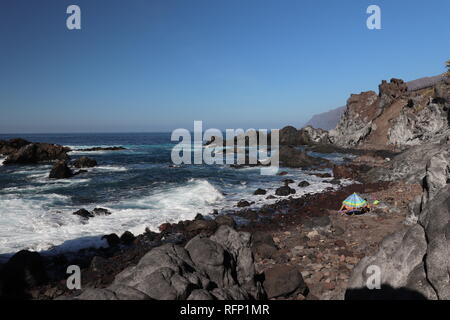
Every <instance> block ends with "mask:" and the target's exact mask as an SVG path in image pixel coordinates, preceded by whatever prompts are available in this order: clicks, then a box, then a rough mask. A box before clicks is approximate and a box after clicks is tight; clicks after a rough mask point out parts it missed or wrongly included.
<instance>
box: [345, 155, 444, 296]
mask: <svg viewBox="0 0 450 320" xmlns="http://www.w3.org/2000/svg"><path fill="white" fill-rule="evenodd" d="M449 166H450V162H449V160H448V152H447V151H445V152H439V153H437V154H435V155H433V156H432V157H431V158H430V159H429V160H428V163H427V165H426V167H425V176H424V179H423V193H422V196H421V198H420V200H419V199H418V203H417V205H414V206H412V208H411V210H412V211H413V214H414V215H415V216H416V218H417V220H418V222H417V223H415V224H413V225H412V226H411V227H409V228H407V229H406V230H401V231H398V232H396V233H394V234H393V235H391V236H389V237H387V238H386V239H385V240H384V241H383V243H382V244H381V246H380V250H379V251H378V253H377V254H376V255H375V256H371V257H366V258H364V259H362V260H361V261H360V263H359V264H358V265H357V266H356V268H355V269H354V272H353V275H352V277H351V279H350V281H349V286H348V290H347V293H346V298H348V299H360V298H363V299H371V298H373V299H378V298H385V299H386V298H387V299H420V298H422V299H424V298H426V299H450V284H449V281H448V279H449V275H448V270H449V268H450V243H449V239H450V237H449V234H448V232H449V230H450V185H449V184H447V183H448V181H449V177H450V171H449ZM370 266H378V267H379V268H380V271H381V284H382V289H381V290H373V291H370V290H367V288H366V281H367V279H368V277H369V275H370V274H371V272H373V271H371V272H368V268H369V267H370Z"/></svg>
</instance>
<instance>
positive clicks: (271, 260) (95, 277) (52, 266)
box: [2, 155, 414, 300]
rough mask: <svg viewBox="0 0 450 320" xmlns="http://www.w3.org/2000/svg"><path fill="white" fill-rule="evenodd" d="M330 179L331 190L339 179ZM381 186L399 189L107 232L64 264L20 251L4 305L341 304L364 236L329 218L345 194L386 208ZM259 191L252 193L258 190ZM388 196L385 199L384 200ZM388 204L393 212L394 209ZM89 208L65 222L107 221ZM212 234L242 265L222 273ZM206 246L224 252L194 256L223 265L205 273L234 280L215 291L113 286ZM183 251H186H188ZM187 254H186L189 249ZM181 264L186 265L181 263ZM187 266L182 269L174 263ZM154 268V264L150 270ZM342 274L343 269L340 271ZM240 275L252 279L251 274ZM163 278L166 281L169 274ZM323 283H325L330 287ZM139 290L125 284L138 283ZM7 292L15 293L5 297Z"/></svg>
mask: <svg viewBox="0 0 450 320" xmlns="http://www.w3.org/2000/svg"><path fill="white" fill-rule="evenodd" d="M365 157H366V158H365V160H366V162H367V161H371V162H374V157H372V156H370V155H366V156H365ZM363 160H364V158H363ZM361 161H362V160H361V159H359V158H356V159H355V160H353V161H352V164H347V165H343V166H339V167H336V166H335V167H334V168H333V171H334V173H335V175H336V174H340V176H339V177H340V178H350V176H346V175H345V173H346V171H345V170H344V169H347V168H352V170H353V171H352V174H354V172H356V171H357V169H355V167H354V166H355V163H360V162H361ZM365 165H366V164H365ZM339 168H340V169H339ZM341 171H342V172H341ZM358 173H359V172H358ZM351 178H355V176H353V175H352V176H351ZM334 181H336V183H339V180H338V179H335V180H334ZM284 183H285V186H284V187H283V186H282V187H280V188H279V189H282V188H286V187H287V188H289V184H291V183H299V184H301V183H302V182H301V181H289V180H286V181H285V182H284ZM386 188H388V189H389V188H397V189H396V190H397V191H398V189H399V187H398V186H396V185H395V184H391V183H368V184H359V183H357V184H352V185H349V186H346V187H342V188H340V189H338V190H328V191H325V192H322V193H318V194H313V195H305V196H303V197H301V198H293V197H290V196H289V192H288V193H287V194H284V197H281V198H280V199H281V200H279V201H277V202H276V203H275V204H273V205H266V206H263V207H262V208H260V209H258V210H255V209H248V208H246V206H242V207H244V208H241V209H238V210H236V211H235V212H234V213H232V214H229V215H217V216H215V217H214V215H213V218H209V217H202V216H200V215H199V216H197V217H196V219H195V220H193V221H182V222H179V223H176V224H164V225H161V226H160V231H161V232H160V233H154V232H151V231H147V232H146V233H144V234H142V235H138V236H134V235H132V234H131V233H130V232H124V234H123V235H121V236H120V237H119V236H118V235H115V234H111V235H105V236H104V238H105V239H106V240H107V242H108V244H109V247H108V248H100V249H92V248H91V249H89V248H87V249H83V250H80V251H79V252H77V253H75V254H71V255H68V256H65V255H59V256H53V257H43V256H39V255H38V254H36V253H31V252H27V251H22V252H19V253H18V254H16V255H15V258H14V257H13V258H12V259H11V260H10V261H9V262H8V263H7V264H6V265H5V266H4V267H3V269H2V270H3V271H2V273H3V274H4V275H6V276H4V279H8V280H3V289H2V290H3V292H7V294H8V296H9V297H17V298H32V299H55V298H59V299H67V298H76V297H78V298H79V299H116V298H123V299H126V298H130V299H141V298H142V299H143V298H145V299H147V298H152V299H159V298H162V299H163V298H171V299H187V298H189V296H190V295H191V294H193V296H192V297H191V299H222V298H223V299H225V298H226V299H238V300H240V299H266V298H269V299H326V298H341V297H342V295H343V294H342V291H343V290H344V288H345V284H346V281H348V278H349V277H350V272H351V269H352V267H353V266H354V265H355V264H356V262H358V260H359V259H360V258H362V257H363V256H364V253H365V252H366V253H367V252H368V251H367V250H366V249H367V248H366V247H364V248H360V247H355V246H354V242H355V241H360V242H363V240H364V237H365V235H364V231H365V229H364V228H362V229H358V225H359V224H361V222H360V218H358V220H356V219H354V220H352V218H351V217H340V216H339V215H338V213H337V211H336V210H337V209H338V208H339V206H340V202H341V201H342V199H344V198H345V197H346V195H348V194H350V193H352V192H359V193H361V194H364V195H367V196H368V197H370V195H374V194H376V198H377V199H379V200H381V201H382V203H386V206H387V204H388V203H389V201H390V198H389V196H384V197H383V196H379V195H378V194H379V193H380V192H383V190H386ZM261 191H262V190H259V192H261ZM403 192H404V193H405V197H407V199H409V198H408V197H410V196H411V195H412V194H414V193H413V192H412V191H411V188H410V187H405V188H404V190H403ZM387 194H391V193H390V192H387ZM409 200H410V199H409ZM396 206H397V207H398V205H397V204H396ZM96 210H97V211H98V212H97V211H96ZM96 210H94V211H93V212H89V211H87V210H79V211H78V212H75V213H74V214H77V215H79V216H80V217H81V218H84V219H89V218H92V217H94V216H95V214H109V213H108V212H103V211H102V210H103V209H101V208H97V209H96ZM100 211H102V212H100ZM405 216H406V213H405V212H404V211H402V213H401V214H400V215H396V216H395V217H394V218H393V219H392V224H393V227H392V229H389V228H382V230H381V231H379V232H378V233H377V234H378V237H377V238H376V239H374V240H373V243H371V246H372V247H373V248H376V245H377V243H378V242H379V241H381V239H382V237H384V236H385V235H386V234H388V233H389V232H390V231H391V232H392V231H394V230H395V229H396V227H398V226H399V225H401V221H402V219H403V218H404V217H405ZM239 218H243V219H245V220H246V221H248V222H247V223H246V224H245V225H241V226H237V224H236V222H235V220H236V219H239ZM364 219H366V220H367V219H369V221H368V222H366V223H365V225H373V224H374V223H375V222H373V221H372V220H374V221H379V220H380V219H381V221H385V220H386V221H390V220H391V218H390V217H386V212H384V211H383V209H382V208H380V211H379V212H378V213H375V214H374V215H371V218H367V217H364ZM383 225H384V226H385V225H386V224H385V223H384V224H383ZM359 228H361V227H359ZM354 229H356V230H362V234H360V235H358V236H357V237H355V236H353V237H352V241H353V242H352V243H348V244H347V242H348V238H347V237H348V236H349V235H348V233H347V232H352V231H351V230H354ZM224 230H226V231H224ZM235 230H236V231H235ZM218 232H219V234H220V232H225V233H232V234H234V236H233V237H232V238H236V237H237V238H242V237H243V238H245V239H246V240H245V241H244V242H242V243H241V242H239V243H238V244H231V246H232V247H233V248H235V247H236V246H237V247H238V249H236V248H235V249H234V250H237V252H241V251H242V250H245V251H246V252H247V253H246V257H245V258H242V257H239V256H238V255H236V253H234V254H235V257H234V263H232V265H231V266H230V265H229V266H226V263H225V262H224V258H223V256H224V254H225V255H229V256H232V254H231V253H230V250H231V249H230V248H228V249H227V247H226V245H225V244H226V243H227V240H223V239H222V240H220V241H219V240H217V239H221V238H220V237H219V238H217V236H216V234H217V233H218ZM350 234H351V233H350ZM211 238H213V239H216V245H214V246H215V247H217V246H219V247H221V248H222V249H223V250H225V251H224V252H223V253H217V250H216V251H214V250H213V251H212V252H209V253H208V252H204V251H205V250H203V251H202V250H200V251H201V252H203V254H205V255H208V254H209V256H217V254H218V255H219V257H222V258H219V260H220V261H221V262H220V263H219V262H218V263H217V267H218V268H222V269H221V271H220V272H219V271H217V270H215V271H214V272H216V271H217V272H218V273H219V274H226V273H229V274H232V275H234V276H231V278H230V279H228V281H229V282H227V283H226V285H225V284H224V283H222V284H221V285H218V283H217V281H219V280H217V279H216V281H213V284H208V285H205V284H201V281H200V282H198V281H197V282H195V283H194V284H192V283H191V284H189V285H188V284H186V286H185V288H184V289H183V290H184V291H183V290H181V291H183V292H181V293H180V292H178V291H179V289H180V288H175V289H176V290H175V289H174V288H172V289H174V290H175V291H173V290H169V289H168V288H169V287H170V286H169V285H168V284H167V283H165V284H164V285H165V286H169V287H167V288H166V289H167V290H169V291H171V292H178V293H174V295H171V296H165V295H161V296H160V295H158V294H162V293H155V292H149V294H146V296H143V295H142V294H141V295H139V294H137V293H136V290H138V291H139V290H141V289H142V288H141V289H139V288H134V287H133V285H130V283H127V284H124V283H122V282H123V281H121V280H118V278H119V279H121V278H120V277H121V276H120V275H121V274H122V273H123V272H125V271H126V270H128V269H133V268H135V266H137V265H139V264H140V261H142V260H143V259H145V257H146V255H147V253H148V252H154V250H160V251H161V250H162V251H161V252H162V253H161V255H163V256H164V255H168V256H170V257H172V253H170V252H173V250H175V251H177V250H182V249H183V248H189V247H192V243H195V242H198V241H200V240H201V241H207V240H205V239H210V240H211ZM217 241H218V242H217ZM190 243H191V245H189V244H190ZM216 249H217V248H216ZM167 250H169V251H167ZM185 250H187V249H185ZM227 250H228V251H227ZM219 251H220V250H219ZM183 252H184V251H183ZM188 252H190V251H189V250H188ZM17 256H18V257H19V258H17ZM150 256H151V254H150ZM182 256H186V253H185V252H184V253H182ZM188 256H190V254H188ZM172 258H173V257H172ZM172 258H171V259H172ZM178 258H180V257H178ZM178 258H177V259H178ZM183 259H184V260H186V257H185V258H183ZM183 259H182V260H183ZM327 259H334V262H335V264H331V265H329V264H328V263H329V262H328V260H327ZM184 260H183V261H184ZM241 260H247V261H248V263H247V264H248V265H247V266H246V271H245V272H244V274H246V276H245V277H247V278H249V277H250V278H252V280H251V283H252V285H248V284H247V285H248V286H250V289H249V291H245V290H244V289H242V287H243V285H244V284H243V283H242V282H239V281H238V279H237V278H236V276H235V275H236V274H238V272H237V269H236V267H237V266H236V265H237V264H238V263H239V261H241ZM322 260H323V261H322ZM187 262H188V265H191V268H194V269H195V268H196V266H197V264H196V263H195V261H190V260H189V261H187ZM187 262H186V261H184V262H183V263H187ZM154 263H156V264H157V262H154ZM158 263H159V262H158ZM183 263H182V264H183ZM73 264H75V265H79V266H80V267H81V268H82V275H83V276H82V288H88V289H87V290H83V291H80V292H77V291H75V292H73V291H71V290H68V289H67V286H66V278H67V274H66V273H65V271H66V269H67V266H68V265H73ZM200 265H201V263H200ZM342 266H344V267H345V268H346V269H345V270H343V268H342ZM162 267H164V268H166V267H167V266H166V265H158V264H157V265H151V266H149V265H146V266H145V267H142V268H144V269H148V268H150V270H153V269H156V270H160V269H161V268H162ZM179 267H180V266H178V267H176V266H171V267H169V269H170V268H171V270H172V269H177V270H178V268H179ZM30 268H31V269H30ZM195 272H197V273H195ZM195 272H194V273H195V276H196V277H200V278H202V277H203V278H207V279H210V280H211V277H213V278H214V276H212V275H211V274H208V272H207V270H206V271H205V270H203V269H202V268H201V267H200V269H198V270H196V271H195ZM214 272H213V273H214ZM24 273H31V274H32V277H31V278H32V281H30V283H27V282H28V281H29V279H27V282H26V283H24V284H23V286H22V287H18V286H17V285H16V284H17V283H20V281H18V280H19V279H21V277H23V274H24ZM169 273H171V272H169ZM182 274H183V273H179V274H176V277H179V276H182ZM248 274H251V276H249V275H248ZM286 274H289V277H286ZM149 276H150V274H149ZM153 276H155V275H153ZM172 276H175V275H174V274H172V273H171V277H172ZM163 278H164V277H163ZM258 279H264V280H258ZM293 279H294V280H295V281H294V280H293ZM330 279H334V280H333V281H331V280H330ZM141 280H142V279H141ZM203 280H205V279H203ZM222 280H223V279H222ZM152 281H153V280H152ZM154 281H156V280H154ZM161 281H162V280H161ZM186 281H187V282H189V279H186V278H185V279H184V282H186ZM249 281H250V280H249ZM138 282H139V281H138ZM138 282H132V283H133V284H134V285H137V283H138ZM182 282H183V281H182ZM219 282H220V281H219ZM118 283H120V288H121V289H120V290H119V291H115V290H116V289H117V284H118ZM189 283H190V282H189ZM293 284H295V285H293ZM111 286H112V287H111ZM123 286H126V288H127V289H126V290H125V289H124V287H123ZM129 287H132V288H134V289H130V288H129ZM11 288H14V290H12V289H11ZM189 288H191V289H189ZM192 288H195V289H192ZM123 290H125V291H123ZM167 290H163V291H162V292H166V291H167ZM177 290H178V291H177ZM214 290H215V291H214ZM86 291H87V292H86ZM213 291H214V292H213ZM80 294H81V295H80ZM136 294H137V295H136Z"/></svg>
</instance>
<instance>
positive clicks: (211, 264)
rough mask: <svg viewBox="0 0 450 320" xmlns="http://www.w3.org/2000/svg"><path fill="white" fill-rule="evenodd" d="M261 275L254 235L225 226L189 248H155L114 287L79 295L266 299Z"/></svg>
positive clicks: (197, 239)
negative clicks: (253, 244)
mask: <svg viewBox="0 0 450 320" xmlns="http://www.w3.org/2000/svg"><path fill="white" fill-rule="evenodd" d="M255 276H256V272H255V266H254V260H253V254H252V251H251V237H250V234H249V233H245V232H237V231H236V230H234V229H232V228H230V227H228V226H221V227H220V228H219V229H218V230H217V231H216V233H215V234H213V235H212V236H210V237H205V236H196V237H194V238H193V239H191V240H190V241H189V242H188V243H187V244H186V246H185V247H184V248H183V247H181V246H178V245H174V244H165V245H163V246H160V247H157V248H154V249H152V250H151V251H149V252H148V253H147V254H146V255H145V256H144V257H142V258H141V260H140V261H139V263H138V264H137V265H136V266H131V267H128V268H127V269H125V270H123V271H122V272H121V273H119V274H118V275H117V276H116V277H115V280H114V282H113V284H112V285H110V286H109V287H107V288H104V289H92V288H89V289H85V290H83V292H82V293H81V294H80V295H78V296H77V297H75V299H79V300H83V299H86V300H121V299H134V300H144V299H157V300H185V299H187V300H216V299H217V300H225V299H227V300H244V299H261V298H264V297H265V292H264V289H263V287H262V284H261V283H260V282H259V281H257V280H256V279H255V278H256V277H255Z"/></svg>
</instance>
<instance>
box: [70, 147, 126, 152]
mask: <svg viewBox="0 0 450 320" xmlns="http://www.w3.org/2000/svg"><path fill="white" fill-rule="evenodd" d="M120 150H127V148H124V147H92V148H87V149H76V151H83V152H92V151H120Z"/></svg>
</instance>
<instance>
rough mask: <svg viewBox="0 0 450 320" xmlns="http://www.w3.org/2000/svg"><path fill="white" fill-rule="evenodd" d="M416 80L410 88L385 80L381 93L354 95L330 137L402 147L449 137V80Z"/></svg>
mask: <svg viewBox="0 0 450 320" xmlns="http://www.w3.org/2000/svg"><path fill="white" fill-rule="evenodd" d="M435 80H436V81H437V82H436V81H432V82H431V83H433V84H432V85H431V86H429V87H425V88H422V86H425V85H426V84H427V83H428V82H426V83H425V84H424V83H422V82H421V83H415V84H414V85H410V86H413V87H414V88H415V89H416V88H421V89H417V90H414V91H413V90H410V89H409V86H408V84H407V83H405V82H403V80H401V79H391V81H390V82H389V83H388V82H386V81H383V82H382V83H381V84H380V85H379V93H378V94H376V93H375V92H374V91H367V92H362V93H360V94H353V95H351V96H350V98H349V99H348V101H347V108H346V110H345V112H344V114H343V115H342V117H341V119H340V121H339V123H338V125H337V126H336V128H335V129H333V130H331V131H330V133H329V139H330V141H331V142H332V143H333V144H336V145H338V146H340V147H352V148H354V147H357V148H364V149H399V150H403V149H405V148H407V147H410V146H415V145H421V144H423V143H438V142H439V141H441V140H442V139H447V137H448V135H449V133H450V130H449V122H450V120H449V118H450V116H449V109H450V80H449V79H448V78H440V80H439V79H437V78H436V79H435Z"/></svg>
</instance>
